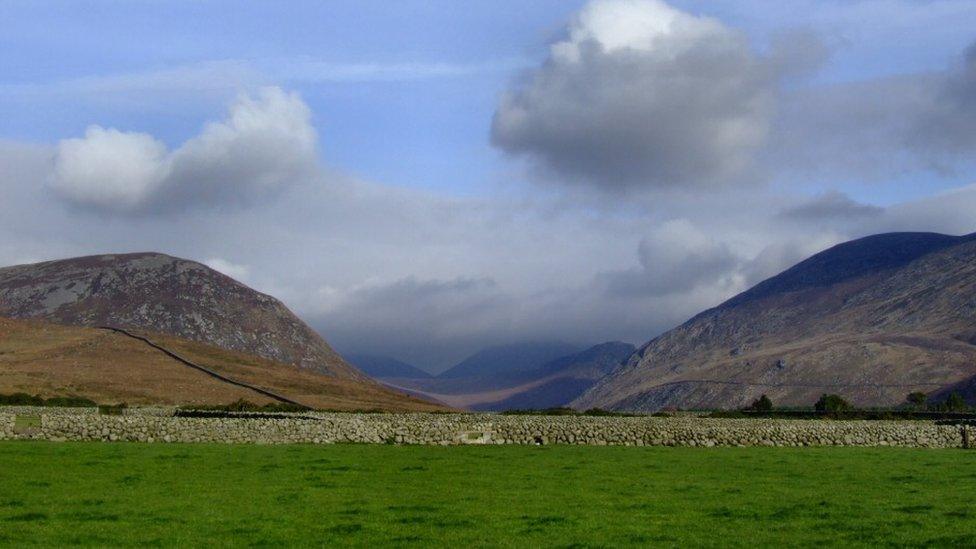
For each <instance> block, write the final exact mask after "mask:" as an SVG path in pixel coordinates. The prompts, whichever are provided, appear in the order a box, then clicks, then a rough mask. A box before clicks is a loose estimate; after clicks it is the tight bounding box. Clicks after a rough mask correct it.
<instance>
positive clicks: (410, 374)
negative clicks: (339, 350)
mask: <svg viewBox="0 0 976 549" xmlns="http://www.w3.org/2000/svg"><path fill="white" fill-rule="evenodd" d="M346 359H347V360H348V361H349V362H351V363H352V364H353V366H355V367H357V368H359V369H360V370H361V371H363V372H365V373H366V375H368V376H370V377H375V378H384V377H388V378H393V377H405V378H411V379H428V378H431V377H433V376H431V375H430V374H429V373H427V372H425V371H423V370H421V369H420V368H417V367H416V366H413V365H411V364H407V363H406V362H402V361H399V360H397V359H395V358H393V357H388V356H376V355H346Z"/></svg>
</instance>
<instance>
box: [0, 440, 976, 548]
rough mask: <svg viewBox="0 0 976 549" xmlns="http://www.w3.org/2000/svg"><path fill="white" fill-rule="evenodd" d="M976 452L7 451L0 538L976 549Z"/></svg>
mask: <svg viewBox="0 0 976 549" xmlns="http://www.w3.org/2000/svg"><path fill="white" fill-rule="evenodd" d="M974 465H976V452H973V451H965V450H923V449H895V448H713V449H696V448H633V447H578V446H545V447H531V446H489V447H472V446H462V447H429V446H372V445H371V446H364V445H330V446H300V445H292V446H233V445H230V446H228V445H175V444H174V445H163V444H132V443H117V444H106V443H46V442H4V443H0V544H2V545H5V546H18V547H22V546H25V545H42V546H63V545H69V544H79V545H99V546H118V545H146V544H154V545H168V546H175V545H181V546H186V545H192V546H201V545H221V546H226V545H229V546H245V545H269V546H270V545H352V546H377V545H381V546H387V545H395V546H404V545H417V546H432V545H433V546H444V545H449V546H459V545H465V546H526V547H539V546H543V547H559V546H562V547H565V546H570V545H576V546H626V545H653V544H664V545H680V546H687V545H695V546H702V545H704V546H757V545H791V546H793V545H810V546H813V545H844V546H852V545H854V546H857V545H861V546H876V545H890V544H895V545H926V544H930V545H940V546H946V545H954V546H960V545H965V546H972V545H973V544H976V502H974V501H973V499H972V498H971V494H972V493H974V491H976V473H974V472H973V471H974V470H976V467H974Z"/></svg>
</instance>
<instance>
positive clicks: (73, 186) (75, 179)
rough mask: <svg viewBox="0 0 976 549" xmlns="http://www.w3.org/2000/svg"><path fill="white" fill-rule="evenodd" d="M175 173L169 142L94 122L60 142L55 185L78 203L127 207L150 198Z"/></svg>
mask: <svg viewBox="0 0 976 549" xmlns="http://www.w3.org/2000/svg"><path fill="white" fill-rule="evenodd" d="M169 171H170V162H169V159H168V158H167V151H166V145H164V144H163V143H162V142H160V141H157V140H156V139H154V138H153V137H152V136H151V135H148V134H145V133H125V132H120V131H118V130H114V129H105V128H102V127H100V126H91V127H89V128H88V130H87V131H86V132H85V136H84V137H81V138H74V139H65V140H63V141H61V143H60V145H59V146H58V154H57V157H56V160H55V166H54V189H55V190H57V191H58V192H60V193H61V194H63V195H64V196H65V197H66V198H68V199H69V200H72V201H74V202H77V203H81V204H88V205H91V206H93V207H96V208H102V209H108V210H120V211H125V210H130V209H134V208H137V207H139V206H141V205H142V204H143V203H144V202H145V201H147V200H148V199H149V197H150V196H152V195H153V193H155V192H156V191H157V189H158V188H159V186H160V185H161V184H162V183H163V181H164V180H165V179H166V177H167V176H168V175H169Z"/></svg>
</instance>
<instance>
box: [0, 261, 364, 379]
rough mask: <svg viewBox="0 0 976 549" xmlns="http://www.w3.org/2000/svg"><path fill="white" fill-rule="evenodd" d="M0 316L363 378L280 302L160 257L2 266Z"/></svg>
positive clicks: (209, 271) (188, 264) (205, 269)
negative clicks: (142, 336) (130, 333)
mask: <svg viewBox="0 0 976 549" xmlns="http://www.w3.org/2000/svg"><path fill="white" fill-rule="evenodd" d="M0 316H6V317H12V318H21V319H25V318H39V319H44V320H48V321H52V322H56V323H60V324H68V325H76V326H115V327H120V328H126V329H134V330H147V331H152V332H158V333H164V334H169V335H174V336H177V337H180V338H184V339H189V340H192V341H199V342H202V343H208V344H210V345H214V346H216V347H220V348H223V349H228V350H232V351H241V352H245V353H249V354H254V355H257V356H260V357H264V358H267V359H270V360H274V361H277V362H282V363H285V364H293V365H296V366H301V367H303V368H308V369H311V370H314V371H317V372H320V373H324V374H327V375H331V376H336V377H341V378H348V379H358V380H363V381H365V380H366V379H367V378H366V376H364V375H363V374H362V373H360V372H359V371H358V370H356V369H355V368H353V367H352V366H350V365H349V364H347V363H346V362H345V361H344V360H343V359H342V358H341V357H340V356H339V355H338V354H337V353H336V352H335V351H333V350H332V348H331V347H329V345H328V344H327V343H326V342H325V341H324V340H323V339H322V338H321V337H320V336H319V335H318V334H317V333H315V331H314V330H312V329H311V328H309V327H308V326H307V325H306V324H305V323H304V322H302V321H301V320H300V319H299V318H298V317H296V316H295V315H294V314H293V313H292V312H291V311H289V310H288V308H287V307H285V306H284V305H283V304H282V303H281V302H280V301H278V300H277V299H275V298H273V297H271V296H268V295H265V294H262V293H260V292H257V291H255V290H253V289H251V288H248V287H247V286H245V285H243V284H241V283H240V282H237V281H236V280H233V279H232V278H230V277H228V276H226V275H224V274H221V273H219V272H217V271H215V270H213V269H211V268H209V267H207V266H205V265H202V264H200V263H196V262H194V261H188V260H185V259H179V258H176V257H171V256H168V255H164V254H158V253H136V254H116V255H99V256H90V257H80V258H75V259H66V260H61V261H49V262H46V263H37V264H33V265H19V266H15V267H7V268H3V269H0Z"/></svg>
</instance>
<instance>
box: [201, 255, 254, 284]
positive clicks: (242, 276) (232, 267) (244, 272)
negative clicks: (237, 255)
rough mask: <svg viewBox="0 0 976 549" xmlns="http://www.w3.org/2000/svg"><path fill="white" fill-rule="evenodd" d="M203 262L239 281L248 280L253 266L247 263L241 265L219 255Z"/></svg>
mask: <svg viewBox="0 0 976 549" xmlns="http://www.w3.org/2000/svg"><path fill="white" fill-rule="evenodd" d="M203 264H204V265H206V266H208V267H210V268H211V269H213V270H215V271H218V272H221V273H223V274H225V275H227V276H229V277H231V278H233V279H234V280H236V281H238V282H247V279H248V278H249V276H250V274H251V268H250V267H248V266H247V265H239V264H237V263H233V262H231V261H227V260H226V259H221V258H219V257H214V258H211V259H208V260H206V261H204V262H203Z"/></svg>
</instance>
